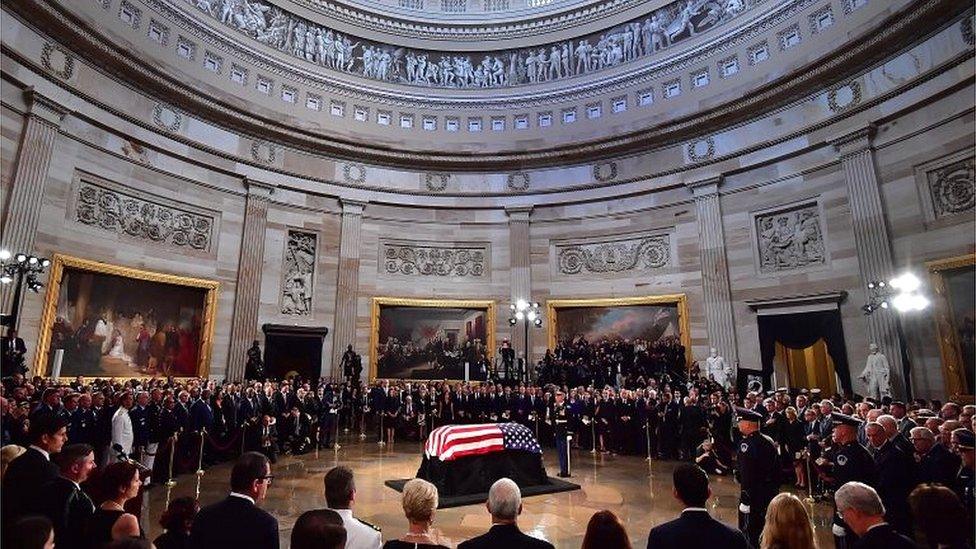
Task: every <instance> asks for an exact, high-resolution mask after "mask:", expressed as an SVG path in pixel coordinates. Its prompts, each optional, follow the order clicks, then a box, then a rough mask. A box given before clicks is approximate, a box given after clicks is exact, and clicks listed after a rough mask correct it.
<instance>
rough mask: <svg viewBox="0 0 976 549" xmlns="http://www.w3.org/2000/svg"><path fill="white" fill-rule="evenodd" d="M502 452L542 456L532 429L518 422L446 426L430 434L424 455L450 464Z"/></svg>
mask: <svg viewBox="0 0 976 549" xmlns="http://www.w3.org/2000/svg"><path fill="white" fill-rule="evenodd" d="M503 450H524V451H526V452H533V453H536V454H541V453H542V447H541V446H539V443H538V441H536V439H535V436H534V435H533V434H532V430H531V429H529V428H528V427H526V426H524V425H520V424H518V423H482V424H479V425H445V426H443V427H438V428H437V429H434V430H433V431H431V432H430V436H428V437H427V443H426V444H424V453H426V454H427V457H428V458H438V459H440V460H441V461H451V460H453V459H458V458H462V457H466V456H477V455H482V454H490V453H492V452H501V451H503Z"/></svg>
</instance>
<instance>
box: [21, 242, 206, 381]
mask: <svg viewBox="0 0 976 549" xmlns="http://www.w3.org/2000/svg"><path fill="white" fill-rule="evenodd" d="M66 269H73V270H79V271H87V272H90V273H96V274H104V275H115V276H120V277H125V278H131V279H136V280H144V281H147V282H159V283H162V284H172V285H176V286H187V287H191V288H201V289H204V290H206V294H205V296H204V303H203V318H202V320H201V326H200V347H199V350H198V351H199V354H198V357H199V358H198V359H197V374H196V375H197V377H207V376H208V375H210V358H211V353H212V349H213V338H214V327H215V324H216V314H217V291H218V290H219V288H220V283H219V282H217V281H215V280H206V279H202V278H191V277H185V276H178V275H172V274H167V273H157V272H153V271H146V270H142V269H135V268H131V267H122V266H119V265H111V264H109V263H101V262H98V261H92V260H89V259H82V258H79V257H73V256H70V255H64V254H54V258H53V259H52V261H51V271H50V276H49V279H48V280H49V282H48V287H47V292H46V294H45V296H44V308H43V310H42V312H41V324H40V333H39V334H38V339H37V356H36V357H35V359H34V366H33V369H32V372H31V374H32V375H40V376H47V375H50V372H48V371H47V370H48V364H49V362H50V360H49V357H48V355H49V353H50V351H51V349H50V347H51V333H52V329H53V328H54V323H55V320H56V317H57V308H58V301H59V299H60V296H61V289H62V282H63V280H64V274H65V271H66ZM101 377H110V376H101ZM125 377H126V379H129V378H137V377H145V376H139V375H133V376H125Z"/></svg>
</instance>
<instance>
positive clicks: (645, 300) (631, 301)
mask: <svg viewBox="0 0 976 549" xmlns="http://www.w3.org/2000/svg"><path fill="white" fill-rule="evenodd" d="M625 305H674V306H676V307H677V309H678V330H679V331H680V332H681V333H680V334H679V336H678V337H679V339H680V340H681V345H683V346H684V348H685V365H686V367H688V368H691V364H692V352H691V321H690V318H689V316H688V295H687V294H663V295H648V296H640V297H611V298H590V299H550V300H549V301H547V302H546V324H547V330H548V334H547V336H548V339H547V344H548V348H549V349H555V348H556V344H557V343H558V342H557V337H558V333H559V332H558V325H557V320H556V310H557V309H561V308H569V307H620V306H625Z"/></svg>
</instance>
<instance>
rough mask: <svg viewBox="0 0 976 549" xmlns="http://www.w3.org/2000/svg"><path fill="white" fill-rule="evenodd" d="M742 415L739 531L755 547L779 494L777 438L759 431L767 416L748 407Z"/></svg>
mask: <svg viewBox="0 0 976 549" xmlns="http://www.w3.org/2000/svg"><path fill="white" fill-rule="evenodd" d="M736 411H737V412H738V415H739V432H740V433H742V440H741V441H740V442H739V453H738V460H737V463H738V470H737V474H738V479H739V485H740V488H741V492H740V493H739V529H740V530H742V532H743V533H744V534H745V535H746V537H747V538H748V539H749V543H751V544H752V545H753V546H754V547H759V534H760V533H761V532H762V529H763V525H764V524H765V522H766V509H767V508H768V507H769V502H770V501H772V500H773V497H775V496H776V493H777V492H779V474H780V471H779V462H778V460H777V452H776V444H775V443H774V442H773V439H771V438H769V437H768V436H766V435H764V434H762V433H761V432H759V425H760V423H762V420H763V416H762V415H761V414H759V413H758V412H755V411H753V410H749V409H747V408H737V409H736Z"/></svg>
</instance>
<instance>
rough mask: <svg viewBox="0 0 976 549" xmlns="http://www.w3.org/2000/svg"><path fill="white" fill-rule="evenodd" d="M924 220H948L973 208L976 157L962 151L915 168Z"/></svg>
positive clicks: (975, 196) (966, 151) (974, 202)
mask: <svg viewBox="0 0 976 549" xmlns="http://www.w3.org/2000/svg"><path fill="white" fill-rule="evenodd" d="M915 181H916V184H917V186H918V192H919V195H920V198H921V200H920V202H921V205H922V210H923V213H924V214H925V219H926V221H929V222H932V221H942V220H943V219H945V220H947V221H949V218H953V217H955V216H957V215H959V214H971V212H972V211H973V209H974V208H976V157H974V156H973V155H972V152H971V151H968V150H962V151H959V152H956V153H953V154H950V155H947V156H944V157H942V158H938V159H936V160H933V161H931V162H927V163H925V164H922V165H920V166H916V167H915ZM962 217H965V218H970V215H964V216H962Z"/></svg>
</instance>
